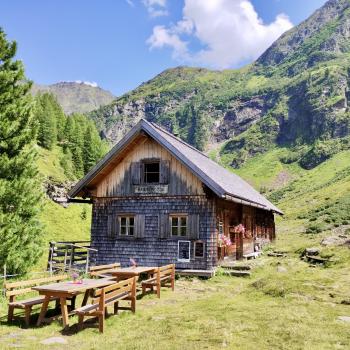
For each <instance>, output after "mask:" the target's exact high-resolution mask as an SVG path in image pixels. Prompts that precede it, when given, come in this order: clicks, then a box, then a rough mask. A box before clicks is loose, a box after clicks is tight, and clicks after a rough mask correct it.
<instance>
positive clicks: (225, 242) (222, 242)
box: [218, 234, 232, 247]
mask: <svg viewBox="0 0 350 350" xmlns="http://www.w3.org/2000/svg"><path fill="white" fill-rule="evenodd" d="M218 244H219V247H228V246H230V245H232V242H231V240H230V238H229V237H226V236H225V235H223V234H220V235H219V240H218Z"/></svg>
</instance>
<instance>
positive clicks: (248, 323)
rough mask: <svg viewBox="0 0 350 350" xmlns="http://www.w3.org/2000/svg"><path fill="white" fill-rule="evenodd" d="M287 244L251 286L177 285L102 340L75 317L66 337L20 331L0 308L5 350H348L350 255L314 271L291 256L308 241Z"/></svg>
mask: <svg viewBox="0 0 350 350" xmlns="http://www.w3.org/2000/svg"><path fill="white" fill-rule="evenodd" d="M306 239H307V240H308V239H309V238H306ZM285 242H289V243H290V242H292V244H291V247H292V249H288V250H289V253H288V257H287V258H282V259H276V258H269V257H267V256H266V255H265V256H263V257H261V258H260V259H257V260H255V261H252V262H251V264H252V265H253V268H254V269H253V273H252V276H251V277H250V278H246V279H240V278H234V277H224V276H217V277H215V278H213V279H211V280H198V279H180V280H178V281H177V282H176V290H175V292H174V293H172V292H171V291H169V290H167V289H163V290H162V294H161V299H160V300H159V299H157V298H156V296H155V295H148V296H146V297H144V298H142V299H140V300H138V302H137V312H136V314H135V315H132V314H130V313H128V312H125V313H121V314H120V315H118V316H111V317H109V318H108V319H107V321H106V331H105V333H104V334H103V335H100V334H99V333H98V330H97V328H96V327H94V328H92V327H91V325H90V327H88V328H85V329H84V330H82V331H80V332H77V329H76V322H77V319H76V317H73V318H71V319H70V324H71V328H70V330H69V331H68V332H67V333H65V334H63V335H62V333H61V326H60V324H59V322H58V321H53V322H52V323H51V324H49V325H44V326H42V327H40V328H37V327H35V326H31V327H30V328H29V329H26V330H24V329H23V330H22V329H21V328H20V325H21V323H18V322H15V323H14V324H13V325H8V324H7V323H5V320H4V317H5V314H6V305H5V302H4V301H3V302H2V303H1V304H0V311H1V315H2V316H3V318H2V320H1V322H2V323H1V327H0V339H1V342H2V349H10V348H11V345H12V346H14V344H15V345H16V344H17V345H18V346H21V347H22V348H25V349H44V348H47V346H45V345H40V341H41V340H43V339H46V338H49V337H53V336H59V337H64V338H65V339H66V340H67V342H68V345H67V346H66V347H65V346H63V345H61V346H60V345H56V346H52V348H53V349H64V348H67V347H68V348H72V349H73V348H79V349H107V348H112V349H189V348H192V349H222V348H228V349H243V350H244V349H261V350H265V349H266V350H270V349H288V350H293V349H310V350H312V349H315V350H316V349H317V350H320V349H321V350H322V349H348V344H349V343H350V333H349V324H347V323H345V322H342V321H339V320H338V316H344V315H350V306H348V305H343V304H341V302H342V300H349V299H350V293H349V287H348V286H349V284H350V267H349V265H348V263H347V262H348V261H349V259H350V250H349V249H347V248H335V250H334V252H335V253H337V257H338V260H337V261H336V262H335V263H334V264H333V265H332V266H331V267H329V268H323V267H316V268H314V267H310V266H309V265H308V264H306V263H305V262H303V261H301V260H300V259H299V255H298V253H295V252H294V249H295V248H297V247H299V246H300V244H301V245H304V244H305V235H304V236H298V235H297V236H295V235H294V234H291V233H288V234H281V235H280V236H279V238H278V240H277V242H276V246H277V247H280V245H282V246H284V247H285ZM317 242H318V240H315V239H314V241H313V242H311V241H310V242H308V243H312V244H313V245H314V244H317ZM278 266H283V267H285V268H286V270H287V271H286V272H278V271H277V267H278ZM34 319H35V317H33V321H34ZM16 334H17V335H16Z"/></svg>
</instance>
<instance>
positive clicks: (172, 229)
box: [69, 119, 282, 270]
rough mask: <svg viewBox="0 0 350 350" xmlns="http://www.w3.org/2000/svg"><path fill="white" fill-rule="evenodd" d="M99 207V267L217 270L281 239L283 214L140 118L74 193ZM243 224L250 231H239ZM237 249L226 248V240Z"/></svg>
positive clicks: (95, 211) (95, 241) (95, 213)
mask: <svg viewBox="0 0 350 350" xmlns="http://www.w3.org/2000/svg"><path fill="white" fill-rule="evenodd" d="M69 196H70V198H71V199H73V200H74V198H77V197H82V198H89V199H90V200H91V202H92V226H91V245H92V247H93V248H95V249H97V253H96V255H95V257H94V258H95V263H96V264H108V263H112V262H115V261H118V262H120V263H121V264H122V265H123V266H128V265H130V258H133V259H135V260H136V261H137V263H138V264H139V265H145V266H160V265H165V264H169V263H175V264H176V268H177V269H198V270H211V269H213V268H214V267H216V266H217V265H218V263H219V262H220V260H222V259H224V258H226V259H227V258H231V259H239V258H242V256H243V255H244V254H248V253H252V252H254V251H255V250H257V249H259V245H261V244H264V243H266V242H270V241H272V240H273V239H274V238H275V224H274V214H275V213H278V214H282V212H281V211H280V210H279V209H278V208H276V207H275V206H274V205H273V204H272V203H270V202H269V201H268V200H267V199H266V198H264V197H263V196H262V195H261V194H260V193H259V192H257V191H256V190H254V189H253V188H252V187H251V186H250V185H249V184H248V183H246V182H245V181H244V180H242V179H241V178H240V177H238V176H237V175H235V174H233V173H231V172H230V171H228V170H226V169H225V168H223V167H221V166H220V165H218V164H217V163H215V162H214V161H212V160H211V159H209V158H208V157H207V156H206V155H205V154H203V153H201V152H200V151H198V150H197V149H195V148H194V147H192V146H191V145H189V144H187V143H186V142H184V141H182V140H181V139H179V138H178V137H176V136H174V135H172V134H171V133H169V132H168V131H166V130H164V129H163V128H161V127H159V126H158V125H156V124H153V123H150V122H148V121H146V120H143V119H142V120H140V122H139V123H138V124H137V125H135V126H134V127H133V128H132V129H131V130H130V131H129V132H128V134H127V135H126V136H125V137H124V138H123V139H122V140H121V141H120V142H119V143H118V144H117V145H115V146H114V147H113V148H112V150H111V151H110V152H109V153H108V154H107V155H106V156H105V157H104V158H103V159H102V160H101V161H100V162H99V163H98V164H97V165H96V166H95V167H94V168H93V169H92V170H91V171H90V172H89V173H88V174H87V175H86V176H85V177H84V178H83V179H82V180H81V181H79V182H78V183H77V184H76V186H75V187H74V188H73V189H72V190H71V191H70V193H69ZM239 224H242V225H243V226H244V228H245V232H244V233H242V232H237V226H238V225H239ZM219 235H225V236H226V237H230V239H231V242H232V245H230V246H228V247H222V246H221V247H220V246H219V245H220V242H221V241H222V240H221V239H220V240H219V237H220V238H222V236H219Z"/></svg>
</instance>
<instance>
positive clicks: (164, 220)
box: [158, 214, 170, 239]
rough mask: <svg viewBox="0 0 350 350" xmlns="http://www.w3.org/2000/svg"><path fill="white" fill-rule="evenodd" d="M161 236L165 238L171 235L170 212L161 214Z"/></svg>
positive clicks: (159, 220) (159, 221)
mask: <svg viewBox="0 0 350 350" xmlns="http://www.w3.org/2000/svg"><path fill="white" fill-rule="evenodd" d="M158 223H159V238H161V239H164V238H167V237H168V236H169V235H170V229H169V227H170V223H169V215H168V214H159V219H158Z"/></svg>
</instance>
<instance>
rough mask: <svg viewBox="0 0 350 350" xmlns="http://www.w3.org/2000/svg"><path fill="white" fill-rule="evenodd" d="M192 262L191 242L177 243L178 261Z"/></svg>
mask: <svg viewBox="0 0 350 350" xmlns="http://www.w3.org/2000/svg"><path fill="white" fill-rule="evenodd" d="M190 260H191V241H178V242H177V261H179V262H190Z"/></svg>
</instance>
